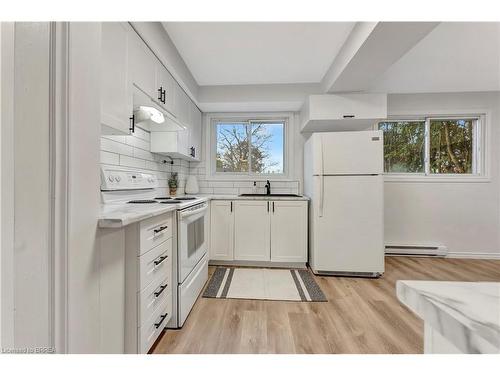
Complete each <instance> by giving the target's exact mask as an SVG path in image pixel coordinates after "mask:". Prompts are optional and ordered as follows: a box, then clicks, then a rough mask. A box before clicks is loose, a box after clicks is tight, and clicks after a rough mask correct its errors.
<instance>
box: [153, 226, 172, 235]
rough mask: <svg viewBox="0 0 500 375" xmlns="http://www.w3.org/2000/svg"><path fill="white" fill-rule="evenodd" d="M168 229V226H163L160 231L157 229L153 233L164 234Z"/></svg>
mask: <svg viewBox="0 0 500 375" xmlns="http://www.w3.org/2000/svg"><path fill="white" fill-rule="evenodd" d="M167 228H168V225H165V226H163V227H159V228H158V229H155V230H154V231H153V232H154V233H155V234H157V233H160V232H163V231H164V230H165V229H167Z"/></svg>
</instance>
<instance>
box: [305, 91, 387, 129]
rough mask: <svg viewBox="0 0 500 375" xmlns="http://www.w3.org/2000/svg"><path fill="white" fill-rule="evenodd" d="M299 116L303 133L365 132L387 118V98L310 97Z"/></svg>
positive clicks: (372, 95)
mask: <svg viewBox="0 0 500 375" xmlns="http://www.w3.org/2000/svg"><path fill="white" fill-rule="evenodd" d="M300 117H301V131H303V132H315V131H347V130H366V129H367V128H369V127H370V126H372V125H373V124H374V123H375V122H376V121H377V120H380V119H384V118H386V117H387V95H386V94H327V95H310V96H309V97H307V98H306V101H305V103H304V105H303V107H302V110H301V113H300Z"/></svg>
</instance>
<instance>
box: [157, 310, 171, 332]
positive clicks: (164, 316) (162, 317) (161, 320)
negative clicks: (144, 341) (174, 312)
mask: <svg viewBox="0 0 500 375" xmlns="http://www.w3.org/2000/svg"><path fill="white" fill-rule="evenodd" d="M167 316H168V313H166V314H163V315H161V316H160V317H161V319H160V321H159V322H158V323H155V328H156V329H158V327H159V326H161V324H162V323H163V321H164V320H165V318H166V317H167Z"/></svg>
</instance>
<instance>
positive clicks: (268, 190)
mask: <svg viewBox="0 0 500 375" xmlns="http://www.w3.org/2000/svg"><path fill="white" fill-rule="evenodd" d="M266 194H267V195H271V182H269V180H267V182H266Z"/></svg>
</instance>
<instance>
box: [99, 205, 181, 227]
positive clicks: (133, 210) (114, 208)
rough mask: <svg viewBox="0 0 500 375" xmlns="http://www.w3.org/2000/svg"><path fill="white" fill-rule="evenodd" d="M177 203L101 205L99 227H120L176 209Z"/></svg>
mask: <svg viewBox="0 0 500 375" xmlns="http://www.w3.org/2000/svg"><path fill="white" fill-rule="evenodd" d="M177 208H178V206H177V205H165V204H160V203H158V204H154V205H152V206H151V205H148V206H145V205H143V204H142V205H141V204H130V205H103V206H102V208H101V215H100V216H99V221H98V224H99V227H100V228H121V227H125V226H127V225H129V224H133V223H136V222H138V221H141V220H144V219H148V218H150V217H153V216H158V215H161V214H164V213H167V212H171V211H175V210H177Z"/></svg>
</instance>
